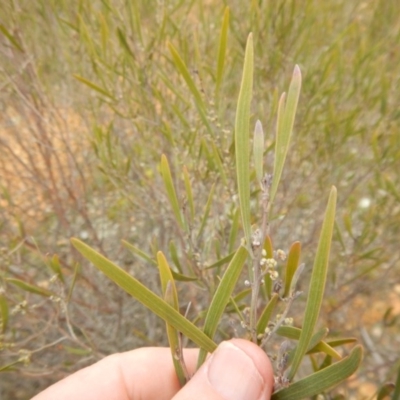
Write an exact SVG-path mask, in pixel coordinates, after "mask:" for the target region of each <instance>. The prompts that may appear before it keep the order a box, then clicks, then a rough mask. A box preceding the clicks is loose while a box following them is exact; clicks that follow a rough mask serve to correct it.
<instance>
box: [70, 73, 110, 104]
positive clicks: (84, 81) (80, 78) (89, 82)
mask: <svg viewBox="0 0 400 400" xmlns="http://www.w3.org/2000/svg"><path fill="white" fill-rule="evenodd" d="M73 77H74V78H75V79H77V80H78V81H79V82H82V83H84V84H85V85H86V86H89V87H90V88H91V89H93V90H95V91H96V92H98V93H101V94H102V95H104V96H107V97H108V98H110V99H112V100H114V101H117V99H116V98H115V97H114V96H113V95H112V94H111V93H110V92H108V91H107V90H105V89H103V88H101V87H100V86H98V85H96V84H95V83H94V82H92V81H89V80H88V79H86V78H83V77H82V76H80V75H77V74H74V75H73Z"/></svg>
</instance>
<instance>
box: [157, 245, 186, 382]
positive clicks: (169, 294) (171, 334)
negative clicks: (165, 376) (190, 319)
mask: <svg viewBox="0 0 400 400" xmlns="http://www.w3.org/2000/svg"><path fill="white" fill-rule="evenodd" d="M157 263H158V269H159V271H160V280H161V287H162V292H163V296H164V299H165V301H166V302H167V303H168V304H169V305H170V306H171V307H173V308H174V309H175V310H176V311H177V312H179V302H178V292H177V290H176V286H175V282H174V278H173V276H172V273H171V268H170V266H169V265H168V261H167V259H166V258H165V256H164V254H163V253H162V252H161V251H159V252H158V253H157ZM166 325H167V336H168V342H169V346H170V348H171V356H172V361H173V364H174V367H175V371H176V375H177V376H178V379H179V383H180V384H181V386H183V385H184V384H185V383H186V379H185V374H184V372H183V368H182V365H181V363H180V361H179V359H177V357H176V356H177V351H179V332H178V331H177V330H176V329H175V328H174V327H173V326H172V325H170V324H169V323H166Z"/></svg>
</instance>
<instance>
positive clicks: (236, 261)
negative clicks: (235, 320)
mask: <svg viewBox="0 0 400 400" xmlns="http://www.w3.org/2000/svg"><path fill="white" fill-rule="evenodd" d="M247 256H248V253H247V250H246V249H245V248H244V247H243V246H240V247H239V249H238V250H237V252H236V254H235V255H234V257H233V259H232V261H231V262H230V263H229V265H228V268H227V269H226V271H225V273H224V275H223V276H222V279H221V282H220V283H219V285H218V288H217V290H216V292H215V294H214V297H213V299H212V300H211V304H210V307H209V308H208V312H207V315H206V319H205V321H204V329H203V331H204V333H205V334H206V335H207V336H208V337H209V338H211V339H212V338H213V336H214V334H215V331H216V330H217V327H218V324H219V321H220V319H221V316H222V314H223V312H224V310H225V307H226V305H227V304H228V302H229V299H230V297H231V294H232V292H233V289H234V288H235V285H236V282H237V280H238V278H239V276H240V273H241V272H242V268H243V265H244V263H245V261H246V258H247ZM206 356H207V351H205V350H204V349H200V353H199V358H198V360H197V367H198V368H199V367H200V366H201V365H202V364H203V362H204V360H205V359H206Z"/></svg>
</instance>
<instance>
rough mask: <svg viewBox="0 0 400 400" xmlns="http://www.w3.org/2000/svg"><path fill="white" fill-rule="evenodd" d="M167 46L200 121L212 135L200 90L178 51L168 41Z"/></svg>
mask: <svg viewBox="0 0 400 400" xmlns="http://www.w3.org/2000/svg"><path fill="white" fill-rule="evenodd" d="M167 46H168V49H169V51H170V53H171V55H172V59H173V61H174V64H175V67H176V69H177V70H178V72H179V73H180V74H181V75H182V77H183V79H184V80H185V82H186V84H187V85H188V87H189V90H190V91H191V92H192V95H193V97H194V101H195V104H196V108H197V111H198V112H199V115H200V118H201V120H202V122H203V123H204V125H205V126H206V128H207V129H208V131H209V133H210V134H211V135H212V136H213V135H214V132H213V130H212V128H211V126H210V122H209V121H208V118H207V116H206V113H205V105H204V101H203V98H202V96H201V93H200V91H199V90H198V89H197V87H196V85H195V83H194V81H193V79H192V77H191V75H190V73H189V70H188V68H187V66H186V64H185V62H184V61H183V60H182V58H181V56H180V55H179V53H178V51H177V50H176V49H175V47H174V46H173V45H172V43H170V42H168V44H167Z"/></svg>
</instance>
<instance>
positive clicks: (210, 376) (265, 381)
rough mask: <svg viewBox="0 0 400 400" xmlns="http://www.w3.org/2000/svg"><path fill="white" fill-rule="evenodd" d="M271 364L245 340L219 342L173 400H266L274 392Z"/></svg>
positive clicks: (257, 348)
mask: <svg viewBox="0 0 400 400" xmlns="http://www.w3.org/2000/svg"><path fill="white" fill-rule="evenodd" d="M273 378H274V375H273V371H272V366H271V363H270V361H269V359H268V357H267V355H266V354H265V352H264V351H263V350H262V349H260V348H259V347H258V346H257V345H255V344H254V343H252V342H249V341H248V340H244V339H232V340H230V341H228V342H222V343H221V344H220V345H219V346H218V348H217V350H216V351H215V352H214V353H213V354H212V355H211V356H210V357H209V358H208V359H207V361H206V362H205V363H204V364H203V366H202V367H201V368H200V369H199V370H198V371H197V372H196V374H195V375H194V376H193V378H192V379H191V380H190V381H189V382H188V383H187V384H186V385H185V386H184V387H183V388H182V389H181V390H180V391H179V392H178V393H177V394H176V395H175V397H174V398H173V400H189V399H190V400H197V399H198V400H200V399H207V400H267V399H270V397H271V393H272V388H273V380H274V379H273Z"/></svg>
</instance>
